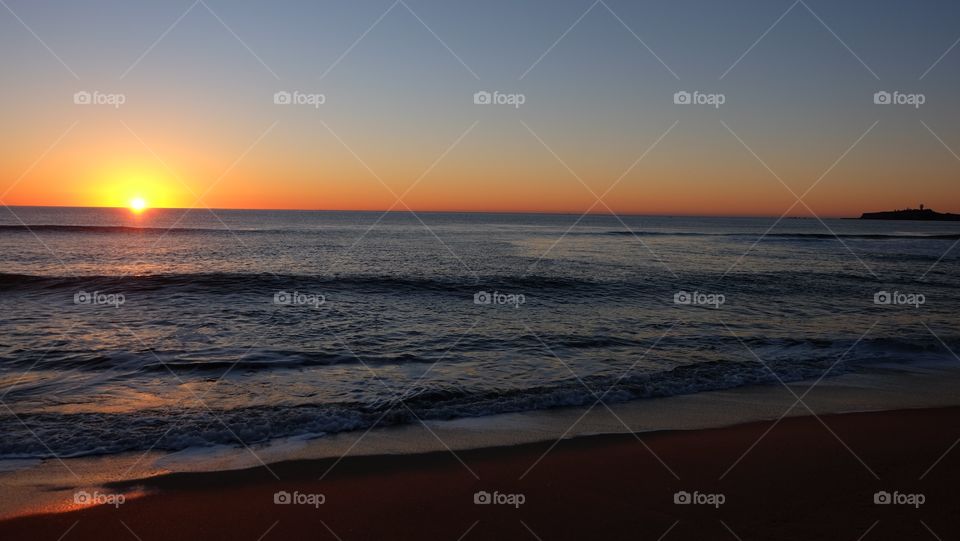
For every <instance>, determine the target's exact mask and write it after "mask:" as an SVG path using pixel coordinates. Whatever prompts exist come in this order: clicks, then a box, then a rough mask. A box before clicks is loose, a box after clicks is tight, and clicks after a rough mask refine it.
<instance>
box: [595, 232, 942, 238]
mask: <svg viewBox="0 0 960 541" xmlns="http://www.w3.org/2000/svg"><path fill="white" fill-rule="evenodd" d="M581 234H583V235H600V236H615V237H616V236H629V237H632V236H638V237H745V238H751V239H752V238H757V237H760V236H763V237H764V238H773V239H777V238H780V239H799V240H803V239H809V240H822V239H836V238H837V237H839V238H841V239H861V240H898V239H903V240H960V233H949V234H931V235H919V234H912V233H905V234H900V235H891V234H881V233H839V234H836V235H834V234H832V233H768V234H766V235H761V234H755V233H699V232H690V231H622V230H618V231H603V232H594V233H581Z"/></svg>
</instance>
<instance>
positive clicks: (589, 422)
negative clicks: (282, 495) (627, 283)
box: [0, 363, 960, 520]
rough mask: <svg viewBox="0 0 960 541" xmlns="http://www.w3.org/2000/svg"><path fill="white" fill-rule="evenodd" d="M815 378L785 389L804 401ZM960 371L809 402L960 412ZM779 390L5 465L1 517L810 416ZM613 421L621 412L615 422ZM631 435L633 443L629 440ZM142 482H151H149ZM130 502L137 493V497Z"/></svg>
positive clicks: (839, 391) (865, 379)
mask: <svg viewBox="0 0 960 541" xmlns="http://www.w3.org/2000/svg"><path fill="white" fill-rule="evenodd" d="M811 383H812V381H800V382H795V383H790V384H788V385H789V387H790V388H791V390H792V391H793V392H794V393H796V394H797V395H803V394H804V393H805V392H806V391H807V389H808V387H809V385H810V384H811ZM958 387H960V368H957V367H955V366H954V365H953V364H952V363H948V364H943V363H932V364H916V365H912V366H910V367H909V369H905V368H904V367H903V366H902V365H896V366H891V367H890V368H888V369H885V370H877V371H875V372H872V373H847V374H841V375H837V376H833V377H830V378H827V379H824V380H823V381H822V382H820V383H819V384H818V385H817V386H816V387H815V388H814V389H813V390H812V391H811V392H810V393H809V395H808V396H806V397H805V398H804V402H805V403H806V404H808V405H809V406H810V407H811V409H812V410H813V411H814V412H816V413H817V414H818V415H825V414H839V413H852V412H875V411H897V410H910V409H932V408H941V407H951V406H960V403H958V401H957V398H956V395H955V389H956V388H958ZM794 402H795V398H794V396H793V395H792V394H791V393H790V392H788V391H787V390H786V389H784V388H783V387H781V386H779V385H753V386H746V387H738V388H733V389H728V390H721V391H708V392H702V393H695V394H690V395H676V396H671V397H662V398H649V399H643V400H634V401H628V402H622V403H613V404H610V407H611V410H612V412H611V411H608V410H606V409H605V408H603V407H596V408H594V409H593V410H589V411H588V410H587V408H582V407H575V408H559V409H553V410H541V411H532V412H522V413H510V414H500V415H494V416H488V417H475V418H462V419H453V420H446V421H426V423H425V425H419V424H413V425H398V426H392V427H377V428H375V429H373V430H370V431H365V430H359V431H355V432H342V433H337V434H331V435H326V436H323V437H318V438H314V439H306V438H287V439H283V440H273V441H271V442H267V443H264V444H257V445H253V446H252V447H240V446H235V447H212V448H191V449H186V450H183V451H177V452H172V453H171V452H161V451H148V452H146V453H141V452H131V453H125V454H121V455H103V456H90V457H79V458H68V459H64V461H63V462H62V463H61V462H59V461H57V460H54V459H48V460H39V459H37V460H10V461H0V467H2V468H3V469H0V485H3V486H5V487H6V488H7V490H4V491H3V492H2V495H3V497H2V498H0V520H4V519H8V518H13V517H18V516H22V515H24V514H27V513H35V512H38V511H39V512H67V511H71V510H73V509H75V508H76V507H77V506H75V505H73V502H72V501H71V500H72V497H73V494H74V492H75V491H77V490H81V489H82V490H86V491H88V492H93V491H94V490H96V489H97V488H98V487H103V486H123V485H124V483H128V482H135V481H141V482H143V483H146V484H149V483H150V479H151V478H158V477H162V476H165V475H168V474H191V473H203V472H230V471H238V470H247V469H250V468H255V467H261V465H262V464H267V465H269V466H270V468H273V465H274V464H279V463H286V462H310V461H313V462H317V461H322V460H324V459H328V458H331V457H333V458H336V457H340V456H347V457H348V458H352V457H364V456H373V457H380V456H409V455H424V454H429V453H434V452H442V453H446V452H448V450H453V451H456V452H457V453H461V452H470V451H473V450H477V449H481V450H482V449H491V448H508V447H519V446H523V445H531V444H532V445H537V444H543V443H544V442H546V443H552V442H555V441H557V440H559V439H564V440H571V439H579V438H581V437H589V436H594V435H624V434H642V435H644V436H646V435H649V434H658V433H670V432H678V431H701V430H710V429H723V428H728V427H733V426H738V425H743V424H747V423H753V422H766V421H773V420H776V419H777V418H779V417H781V415H784V414H785V412H786V417H788V418H791V417H797V416H802V415H809V412H808V411H807V410H806V409H805V408H804V407H803V406H795V407H793V409H790V408H791V406H793V405H794ZM614 414H615V415H614ZM631 437H632V436H631ZM144 480H145V481H144ZM131 496H132V495H131Z"/></svg>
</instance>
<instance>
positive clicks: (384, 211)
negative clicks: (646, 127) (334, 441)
mask: <svg viewBox="0 0 960 541" xmlns="http://www.w3.org/2000/svg"><path fill="white" fill-rule="evenodd" d="M2 206H3V207H4V208H8V209H11V208H49V209H115V210H126V211H129V210H130V209H129V207H126V206H121V207H111V206H102V205H5V204H3V205H2ZM151 210H185V211H191V210H207V211H211V212H213V211H218V210H226V211H257V212H344V213H346V212H370V213H381V214H406V213H411V214H533V215H543V216H611V217H617V216H628V217H657V218H773V219H777V218H779V219H784V220H786V219H810V220H815V219H817V218H828V219H855V218H856V217H855V216H848V215H842V216H841V215H823V216H818V215H811V216H804V215H794V216H778V215H773V214H683V213H676V214H673V213H664V214H656V213H636V212H616V213H614V212H575V211H535V210H516V211H511V210H413V209H407V210H392V209H319V208H250V207H247V208H234V207H149V208H147V209H145V210H144V211H143V213H146V212H150V211H151Z"/></svg>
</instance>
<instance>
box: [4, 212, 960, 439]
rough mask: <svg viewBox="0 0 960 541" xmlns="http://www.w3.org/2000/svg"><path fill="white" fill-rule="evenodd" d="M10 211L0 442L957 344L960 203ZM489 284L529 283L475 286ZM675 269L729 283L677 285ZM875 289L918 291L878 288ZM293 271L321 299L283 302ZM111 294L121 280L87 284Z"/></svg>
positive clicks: (753, 369)
mask: <svg viewBox="0 0 960 541" xmlns="http://www.w3.org/2000/svg"><path fill="white" fill-rule="evenodd" d="M13 212H15V213H16V215H17V216H13V215H11V214H10V213H9V212H8V213H7V214H0V259H2V262H3V266H2V267H0V271H2V274H0V304H2V308H3V310H2V319H3V328H4V333H3V339H2V342H0V395H2V400H3V401H4V403H6V404H7V405H8V406H9V407H10V408H11V409H12V410H13V412H15V413H16V416H14V415H12V414H9V413H10V412H3V413H2V414H0V429H2V431H3V433H4V434H5V437H4V439H3V441H2V442H0V456H5V457H42V456H50V455H51V454H52V453H56V454H57V455H60V456H75V455H83V454H92V453H113V452H121V451H130V450H142V449H147V448H150V447H151V446H154V445H155V448H156V449H159V450H177V449H182V448H185V447H189V446H194V445H211V444H238V440H237V438H240V439H241V440H242V441H243V442H245V443H247V444H252V443H255V442H261V441H266V440H270V439H272V438H278V437H287V436H294V435H303V434H322V433H332V432H337V431H343V430H350V429H359V428H365V427H369V426H371V425H372V424H374V423H379V424H381V425H388V424H395V423H405V422H411V421H412V420H415V419H416V417H420V418H423V419H445V418H455V417H462V416H478V415H488V414H493V413H499V412H510V411H526V410H535V409H543V408H550V407H558V406H575V405H590V404H592V403H594V401H596V399H597V398H598V397H602V398H603V399H604V400H605V401H607V402H616V401H623V400H631V399H641V398H645V397H653V396H668V395H675V394H682V393H693V392H698V391H703V390H710V389H722V388H731V387H737V386H742V385H746V384H751V383H775V382H776V380H777V378H782V379H783V380H796V379H801V378H810V377H819V376H820V375H821V374H823V373H824V371H825V370H827V369H830V372H829V373H830V374H831V375H833V374H839V373H842V372H845V371H857V370H870V369H872V368H874V367H877V366H879V365H881V364H883V365H884V366H886V365H889V364H891V363H893V364H898V365H902V366H909V364H910V363H914V362H919V361H937V360H940V359H943V360H945V361H949V360H952V361H955V360H954V359H953V357H952V356H951V355H950V353H949V352H947V351H946V349H945V348H944V344H942V343H940V339H942V340H943V342H944V343H945V344H946V345H948V346H949V347H951V348H952V349H954V350H957V349H958V347H960V343H958V342H960V340H958V335H957V332H956V324H957V318H956V315H955V314H956V307H957V301H958V300H960V292H958V286H960V279H958V277H957V270H958V267H957V263H958V259H957V257H958V256H957V252H956V251H952V252H950V253H948V254H947V255H946V256H945V257H943V259H942V260H940V258H941V257H942V256H943V254H944V253H947V251H948V249H950V247H951V246H952V245H953V244H954V243H955V242H957V239H960V226H958V225H957V224H932V223H907V222H860V221H846V220H844V221H841V220H830V221H828V222H827V225H828V226H829V227H830V229H832V230H833V231H835V232H836V233H838V234H839V235H840V237H841V239H840V240H838V239H837V238H836V237H834V236H833V234H832V233H831V232H830V231H829V230H827V229H826V228H825V227H824V226H823V225H822V224H820V223H819V222H818V221H816V220H796V219H793V220H784V221H783V222H781V223H780V224H778V225H777V226H776V227H775V228H774V229H773V230H772V231H771V232H770V233H769V234H768V235H767V236H766V237H764V238H763V240H762V241H760V242H759V243H758V244H756V246H755V247H753V249H752V250H750V248H751V246H752V245H754V243H755V242H756V241H757V239H758V238H759V237H760V236H761V235H762V234H763V233H764V232H765V231H767V229H768V228H769V227H770V226H771V225H772V223H773V220H771V219H723V218H713V219H707V218H644V217H625V218H623V221H624V222H625V223H626V226H627V227H629V230H628V229H627V227H624V225H623V224H622V223H620V221H618V220H617V219H615V218H610V217H588V218H585V219H584V220H583V221H581V222H580V223H579V224H578V225H577V226H576V227H574V228H573V229H572V230H570V231H569V232H567V231H568V229H569V228H570V226H571V225H572V224H573V223H574V222H575V221H576V218H577V217H576V216H549V215H493V214H488V215H479V214H421V215H420V218H421V219H422V220H423V221H424V222H425V223H426V224H427V226H429V228H430V230H427V229H426V228H425V227H424V225H423V224H421V223H420V222H419V221H418V220H417V219H415V218H414V217H412V216H411V215H410V214H403V213H397V214H390V215H387V216H385V217H383V219H382V220H380V221H379V222H378V218H380V217H381V216H380V215H379V214H377V213H322V212H267V211H217V215H216V216H214V215H212V214H211V213H209V212H208V211H191V212H188V213H184V211H173V210H163V211H161V210H153V211H149V212H148V213H146V214H145V215H143V216H142V217H139V218H135V217H133V216H131V215H129V214H128V213H127V212H126V211H123V210H105V209H30V208H15V209H13ZM17 217H19V220H18V219H17ZM20 220H22V221H23V222H25V223H26V224H28V226H24V225H23V224H22V223H21V222H20ZM171 226H174V227H175V228H174V229H172V230H171V229H169V228H170V227H171ZM745 253H746V255H744V254H745ZM858 258H859V259H858ZM938 260H939V262H938ZM728 271H729V272H728ZM921 277H922V279H921ZM481 291H485V292H488V293H491V294H492V293H494V292H496V293H498V294H500V295H499V296H498V297H497V298H499V299H513V300H517V299H520V298H522V299H523V303H522V304H517V303H516V302H514V303H513V304H503V305H499V304H476V303H475V295H477V294H478V293H479V292H481ZM680 291H687V292H691V293H692V292H699V293H701V294H702V296H703V295H722V296H723V299H724V301H725V302H724V304H722V305H721V306H719V307H718V308H713V307H710V306H691V305H678V304H676V303H675V301H674V296H675V295H676V294H677V293H678V292H680ZM879 291H889V292H891V293H892V292H899V293H901V294H903V295H907V294H922V295H923V296H924V297H923V298H924V301H925V302H924V304H923V305H921V306H920V307H919V308H916V307H912V306H880V305H876V304H875V303H874V295H875V294H876V293H878V292H879ZM283 293H286V294H287V296H286V297H283V296H282V295H283ZM294 293H297V294H298V296H297V298H299V299H301V300H303V301H304V304H292V305H285V304H278V303H277V302H276V298H277V295H278V294H280V295H281V299H284V298H292V295H293V294H294ZM84 294H86V295H87V297H83V295H84ZM93 294H99V300H101V301H103V302H107V301H112V304H110V303H106V304H102V305H92V304H83V303H81V304H77V303H76V300H77V299H79V300H81V301H83V300H86V299H87V298H90V295H93ZM78 295H79V297H78ZM509 295H513V296H514V297H508V296H509ZM520 296H522V297H520ZM120 299H122V304H121V303H120V302H119V300H120ZM924 324H926V325H927V326H929V327H930V329H932V330H934V331H935V332H936V333H937V335H938V336H939V339H938V338H937V337H935V336H934V335H933V334H931V333H930V332H929V331H928V330H927V328H926V327H925V326H924ZM868 329H869V330H870V332H869V333H867V331H868ZM864 333H867V334H866V335H865V336H864ZM758 358H759V359H760V360H758ZM838 360H839V362H838ZM831 367H832V368H831ZM415 416H416V417H415ZM41 441H42V443H41Z"/></svg>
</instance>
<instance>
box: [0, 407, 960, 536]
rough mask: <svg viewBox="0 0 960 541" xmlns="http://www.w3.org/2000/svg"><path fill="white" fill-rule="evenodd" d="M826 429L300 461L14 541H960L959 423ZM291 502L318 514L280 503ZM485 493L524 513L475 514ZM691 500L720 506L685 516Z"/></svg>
mask: <svg viewBox="0 0 960 541" xmlns="http://www.w3.org/2000/svg"><path fill="white" fill-rule="evenodd" d="M820 419H821V420H822V422H821V420H818V419H817V418H814V417H793V418H787V419H784V420H782V421H781V422H779V423H777V424H774V423H772V422H755V423H748V424H742V425H737V426H732V427H726V428H717V429H706V430H690V431H670V432H656V433H645V434H639V435H629V434H628V435H607V436H593V437H580V438H574V439H570V440H564V441H561V442H560V443H558V444H556V445H554V444H553V443H552V442H545V443H534V444H525V445H516V446H508V447H495V448H486V449H476V450H469V451H458V452H457V453H456V456H454V455H453V454H451V453H449V452H437V453H427V454H418V455H383V456H359V457H347V458H345V459H343V460H341V461H339V462H337V461H336V460H333V459H324V460H303V461H291V462H282V463H277V464H271V465H270V470H272V472H273V473H271V471H268V470H267V469H266V468H264V467H258V468H251V469H247V470H239V471H224V472H212V473H178V474H170V475H164V476H159V477H153V478H149V479H146V480H141V481H136V482H125V483H122V484H115V485H112V486H107V487H103V488H102V489H100V492H101V493H104V494H106V493H137V492H141V491H146V495H145V496H142V497H137V498H130V499H128V500H127V501H126V502H125V503H123V504H122V505H120V506H119V507H113V506H94V507H88V508H84V509H81V510H77V511H72V512H67V513H56V514H42V515H32V516H24V517H19V518H14V519H10V520H6V521H3V522H0V539H4V540H21V539H23V540H28V539H29V540H43V539H50V540H58V539H61V538H62V539H64V540H88V539H89V540H94V539H95V540H100V541H102V540H105V539H137V538H139V539H141V540H143V541H148V540H153V539H157V540H160V539H176V540H179V539H183V540H207V539H209V540H220V539H222V540H237V539H250V540H252V541H256V540H258V539H263V540H269V539H285V540H292V539H338V538H339V539H343V540H344V541H348V540H353V539H452V540H456V539H461V538H462V539H465V540H467V539H537V538H539V539H542V540H544V541H546V540H551V539H652V540H656V539H659V538H661V536H663V539H665V540H673V539H698V540H703V539H737V538H739V539H743V540H747V539H781V540H784V539H787V540H789V539H845V540H857V539H864V540H874V539H901V540H902V539H936V538H938V537H939V538H940V539H951V538H957V537H958V536H960V518H958V514H957V513H956V510H957V508H958V505H960V496H957V491H956V487H957V486H958V481H960V445H958V446H957V447H956V448H954V450H953V451H952V452H949V453H947V454H946V455H945V456H944V453H946V452H947V451H948V449H950V447H951V446H952V445H953V444H954V443H955V442H956V441H957V439H958V438H960V408H936V409H920V410H898V411H888V412H874V413H852V414H840V415H826V416H821V417H820ZM825 425H826V426H825ZM764 434H766V435H765V436H764ZM758 440H759V443H757V441H758ZM551 446H552V447H551ZM751 447H752V449H751ZM741 457H742V458H741ZM941 457H942V458H941ZM738 460H739V462H738ZM938 460H939V462H938ZM461 461H462V462H461ZM661 461H662V462H661ZM273 474H276V477H274V475H273ZM321 477H322V479H321ZM277 478H279V479H277ZM881 490H883V491H887V492H889V493H891V494H894V493H896V495H894V496H893V497H894V498H896V497H900V498H909V497H910V496H909V495H911V494H920V495H922V498H923V502H922V504H921V505H919V507H917V506H915V505H907V504H896V503H895V504H889V505H877V504H875V503H874V495H875V493H876V492H878V491H881ZM281 491H283V492H287V493H289V494H290V495H291V496H290V498H291V499H299V500H301V501H303V502H305V503H292V504H276V503H274V501H275V495H276V494H277V493H278V492H281ZM478 491H485V492H487V493H490V494H491V498H492V499H498V500H501V501H504V502H509V503H491V504H483V505H480V504H476V503H474V500H475V497H476V493H477V492H478ZM678 491H685V492H687V493H690V494H691V498H692V499H701V500H703V501H708V502H711V503H712V504H713V505H711V504H707V503H704V504H697V503H693V504H676V503H674V502H675V498H676V493H677V492H678ZM494 493H496V495H494ZM319 494H322V497H321V496H315V495H319ZM512 495H521V496H512ZM714 495H717V496H714ZM321 498H322V502H323V503H318V502H319V501H320V500H321ZM521 498H522V503H520V501H521ZM721 502H722V503H721ZM718 503H719V506H717V505H716V504H718ZM518 504H519V505H518ZM65 534H66V535H65ZM664 534H666V535H664ZM61 536H62V537H61Z"/></svg>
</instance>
